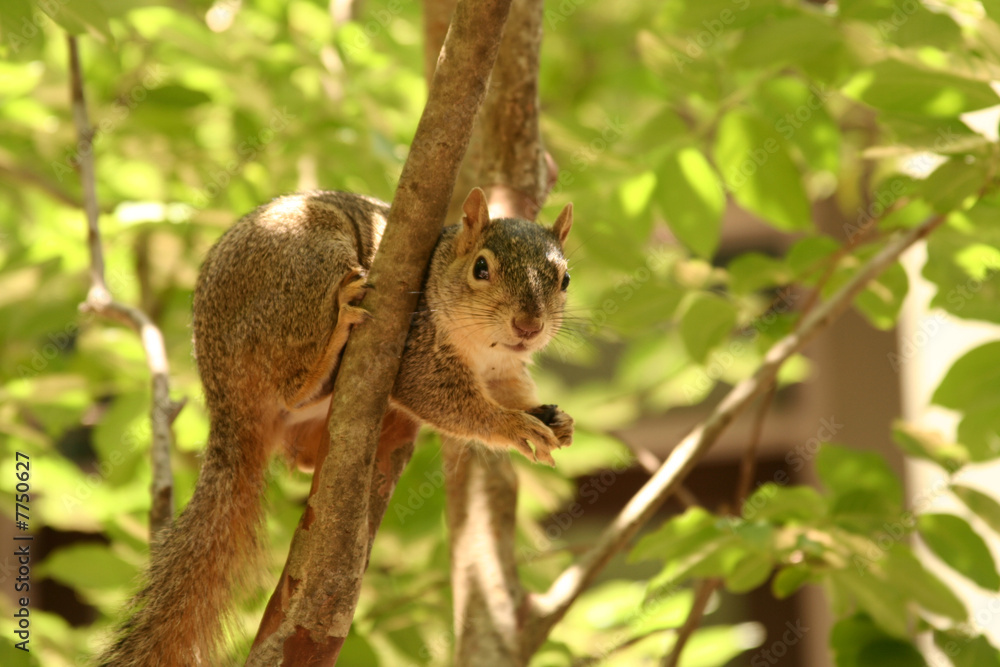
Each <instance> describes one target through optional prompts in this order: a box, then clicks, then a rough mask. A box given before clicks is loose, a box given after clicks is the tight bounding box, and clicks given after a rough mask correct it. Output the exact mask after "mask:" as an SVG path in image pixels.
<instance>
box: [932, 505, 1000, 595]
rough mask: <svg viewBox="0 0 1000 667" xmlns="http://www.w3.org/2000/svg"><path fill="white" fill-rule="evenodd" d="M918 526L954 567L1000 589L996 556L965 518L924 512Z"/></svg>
mask: <svg viewBox="0 0 1000 667" xmlns="http://www.w3.org/2000/svg"><path fill="white" fill-rule="evenodd" d="M917 530H918V531H919V532H920V537H921V538H923V540H924V543H925V544H927V546H928V547H929V548H930V550H931V551H933V552H934V554H935V555H936V556H937V557H938V558H940V559H941V560H943V561H944V562H945V563H947V564H948V565H949V566H950V567H951V568H952V569H953V570H955V571H956V572H958V573H959V574H962V575H964V576H965V577H967V578H968V579H970V580H971V581H974V582H975V583H976V584H978V585H979V586H981V587H983V588H985V589H987V590H990V591H996V590H1000V575H998V574H997V569H996V564H995V563H994V562H993V556H992V555H991V554H990V550H989V548H988V547H987V546H986V543H985V542H984V541H983V538H981V537H980V536H979V535H977V534H976V532H975V531H974V530H973V529H972V527H971V526H969V524H968V523H967V522H966V521H965V519H962V518H960V517H957V516H955V515H953V514H923V515H921V516H920V517H919V519H918V521H917Z"/></svg>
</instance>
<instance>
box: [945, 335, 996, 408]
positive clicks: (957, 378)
mask: <svg viewBox="0 0 1000 667" xmlns="http://www.w3.org/2000/svg"><path fill="white" fill-rule="evenodd" d="M931 400H932V401H933V402H934V403H937V404H938V405H940V406H942V407H945V408H950V409H952V410H959V411H962V412H965V411H968V410H979V409H992V408H995V407H997V406H998V405H1000V341H994V342H992V343H986V344H985V345H980V346H979V347H977V348H975V349H973V350H971V351H969V352H966V353H965V354H964V355H962V356H961V357H960V358H959V359H958V361H956V362H955V363H954V364H952V366H951V368H950V369H948V373H947V374H946V375H945V376H944V379H943V380H941V384H939V385H938V387H937V389H935V390H934V396H933V397H932V399H931Z"/></svg>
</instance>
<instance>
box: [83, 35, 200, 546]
mask: <svg viewBox="0 0 1000 667" xmlns="http://www.w3.org/2000/svg"><path fill="white" fill-rule="evenodd" d="M66 41H67V44H68V46H69V73H70V98H71V100H72V104H73V123H74V125H75V126H76V133H77V136H78V137H79V140H80V150H79V153H80V160H79V164H78V169H79V171H80V183H81V188H82V193H83V210H84V213H85V214H86V216H87V244H88V246H89V247H90V290H89V291H88V292H87V300H86V301H85V302H84V303H82V304H81V305H80V310H82V311H83V312H93V313H97V314H98V315H102V316H104V317H107V318H109V319H112V320H115V321H117V322H120V323H122V324H124V325H125V326H127V327H129V328H130V329H132V330H133V331H135V332H136V333H138V334H139V338H140V339H141V341H142V349H143V350H144V351H145V353H146V365H147V366H148V367H149V371H150V373H151V375H152V387H153V389H152V391H153V401H152V406H151V408H150V421H151V425H152V433H153V444H152V448H151V458H152V467H153V487H152V496H153V504H152V507H151V508H150V511H149V530H150V537H151V538H153V537H155V536H156V534H157V533H159V531H160V530H161V529H163V528H165V527H167V526H169V525H170V522H171V520H172V519H173V515H174V501H173V488H174V482H173V475H172V474H171V471H170V448H171V443H172V440H173V438H172V434H171V430H170V427H171V425H172V424H173V422H174V419H176V418H177V415H178V413H179V412H180V410H181V408H183V407H184V402H183V401H181V402H174V401H172V400H170V365H169V363H168V361H167V350H166V346H165V345H164V343H163V334H162V333H161V332H160V329H159V328H158V327H157V326H156V325H155V324H154V323H153V321H152V320H151V319H150V318H149V317H148V316H147V315H146V314H145V313H144V312H142V311H141V310H139V309H138V308H134V307H132V306H127V305H125V304H122V303H119V302H117V301H115V300H114V299H113V298H112V296H111V291H110V290H109V289H108V285H107V282H106V281H105V277H104V251H103V249H102V247H101V230H100V227H99V226H98V213H99V210H100V209H99V208H98V205H97V188H96V184H95V183H96V178H95V176H94V153H93V150H92V145H91V144H92V141H93V138H94V131H93V128H92V127H91V125H90V120H89V119H88V117H87V101H86V97H85V96H84V90H83V74H82V72H81V68H80V53H79V49H78V46H77V41H76V37H74V36H73V35H67V37H66Z"/></svg>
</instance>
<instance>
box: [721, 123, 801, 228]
mask: <svg viewBox="0 0 1000 667" xmlns="http://www.w3.org/2000/svg"><path fill="white" fill-rule="evenodd" d="M715 162H716V164H717V165H718V166H719V170H720V172H721V173H722V177H723V180H724V182H725V184H726V188H727V189H728V190H729V191H730V192H731V193H732V195H733V198H734V199H735V200H736V202H737V203H738V204H739V205H740V206H742V207H743V208H745V209H747V210H748V211H750V212H751V213H756V214H757V215H759V216H760V217H761V218H763V219H764V220H765V221H767V222H769V223H771V224H772V225H774V226H775V227H776V228H778V229H781V230H785V231H792V230H807V229H810V228H811V227H812V215H811V211H810V208H809V200H808V198H807V197H806V193H805V190H804V189H803V187H802V177H801V175H800V174H799V170H798V169H797V168H796V166H795V164H794V163H793V162H792V159H791V158H790V157H789V156H788V151H787V149H786V147H785V144H784V142H783V140H782V139H781V138H780V137H779V135H778V133H777V131H776V130H774V129H773V128H769V127H768V126H767V125H766V124H765V123H764V122H763V121H762V120H761V119H760V117H759V116H756V115H753V114H750V113H748V112H745V111H740V110H736V111H730V112H729V113H727V114H726V115H725V117H724V118H723V119H722V122H721V123H719V129H718V133H717V135H716V141H715Z"/></svg>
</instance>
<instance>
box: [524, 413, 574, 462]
mask: <svg viewBox="0 0 1000 667" xmlns="http://www.w3.org/2000/svg"><path fill="white" fill-rule="evenodd" d="M515 414H516V415H517V419H518V421H519V424H518V425H517V431H516V434H515V436H514V438H513V441H514V446H515V447H516V448H517V450H518V451H519V452H521V453H522V454H524V455H525V456H526V457H527V458H529V459H531V460H532V461H537V462H539V463H547V464H549V465H550V466H555V464H556V462H555V460H553V458H552V453H551V452H552V450H553V449H558V448H559V447H561V446H562V445H561V444H560V442H559V438H558V437H556V434H555V433H553V431H552V429H551V428H549V427H548V426H546V425H545V424H544V423H543V422H542V421H541V420H540V419H538V418H537V417H535V416H533V415H531V414H529V413H527V412H517V413H515ZM563 414H565V413H563ZM543 416H544V415H543ZM529 441H530V442H531V444H532V445H534V446H535V449H534V451H532V450H531V447H530V446H529V445H528V442H529Z"/></svg>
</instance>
